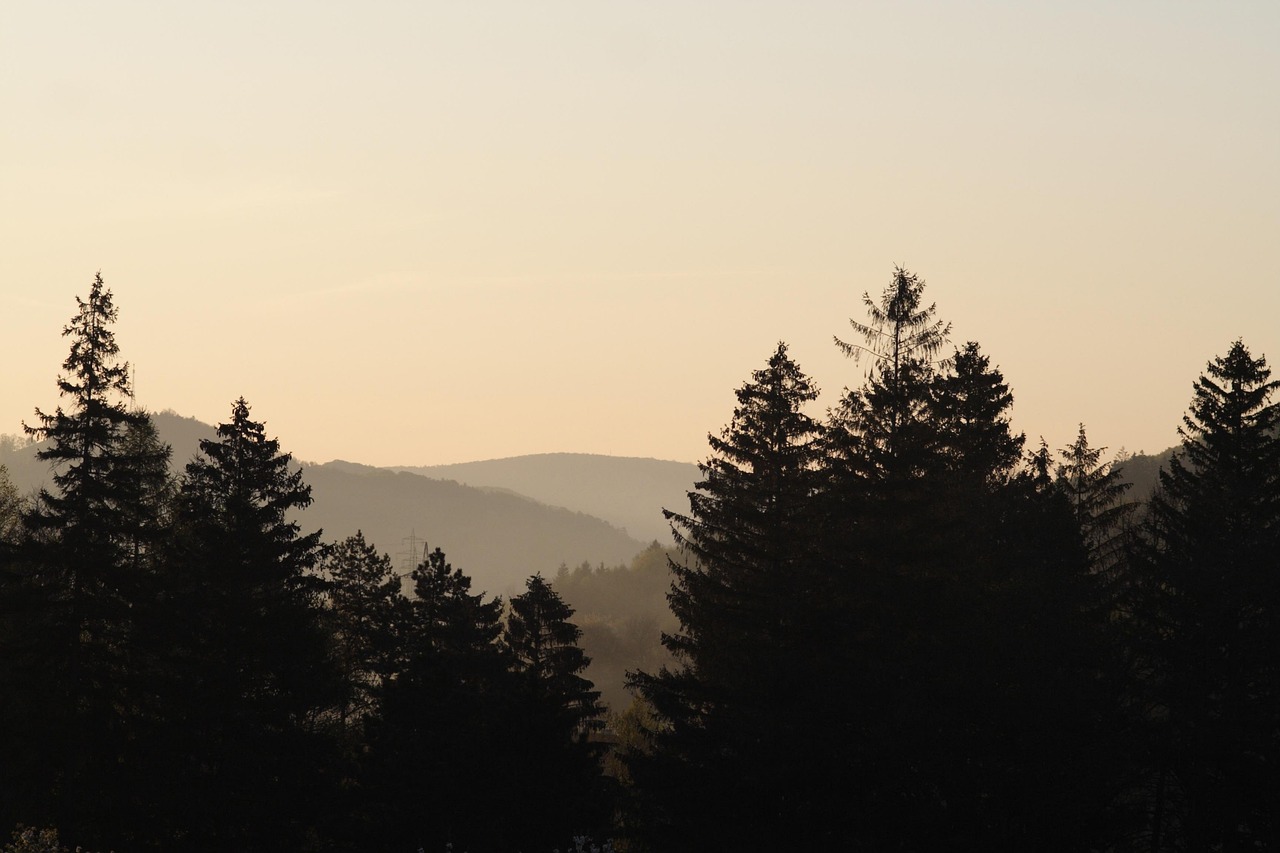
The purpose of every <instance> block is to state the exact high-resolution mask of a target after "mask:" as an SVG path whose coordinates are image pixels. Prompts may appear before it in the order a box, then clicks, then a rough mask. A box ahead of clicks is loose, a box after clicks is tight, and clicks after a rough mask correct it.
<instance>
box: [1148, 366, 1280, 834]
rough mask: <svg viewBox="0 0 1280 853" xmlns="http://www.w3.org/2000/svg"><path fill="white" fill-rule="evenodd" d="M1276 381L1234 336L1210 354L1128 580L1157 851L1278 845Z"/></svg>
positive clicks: (1279, 464)
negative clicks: (1145, 689) (1147, 691)
mask: <svg viewBox="0 0 1280 853" xmlns="http://www.w3.org/2000/svg"><path fill="white" fill-rule="evenodd" d="M1277 387H1280V383H1278V382H1276V381H1275V380H1272V379H1271V371H1270V369H1269V368H1268V367H1267V363H1266V359H1265V358H1262V357H1257V358H1255V357H1254V356H1252V355H1251V354H1250V352H1249V350H1248V349H1247V348H1246V347H1245V345H1244V344H1243V343H1242V342H1240V341H1236V342H1235V343H1233V344H1232V345H1231V348H1230V349H1229V351H1228V352H1227V354H1226V355H1225V356H1220V357H1217V358H1215V359H1214V360H1213V361H1211V362H1209V364H1208V367H1207V368H1206V371H1205V372H1204V373H1203V374H1202V375H1201V376H1200V377H1199V378H1198V379H1197V380H1196V382H1195V392H1194V396H1193V398H1192V401H1191V405H1190V409H1189V411H1188V413H1187V415H1186V416H1185V417H1184V418H1183V425H1182V427H1181V428H1180V430H1179V433H1180V435H1181V437H1182V444H1181V447H1180V448H1179V450H1178V451H1177V453H1175V455H1174V457H1173V459H1172V460H1171V461H1170V463H1169V467H1168V469H1167V470H1164V471H1162V472H1161V475H1160V488H1159V489H1158V490H1157V492H1156V494H1155V495H1154V496H1153V498H1152V500H1151V504H1150V512H1149V518H1148V521H1147V524H1146V545H1145V547H1143V548H1142V549H1140V550H1139V552H1138V556H1139V558H1140V560H1141V562H1140V563H1139V565H1138V566H1137V568H1136V572H1137V577H1136V578H1135V589H1136V591H1137V592H1138V593H1139V595H1140V596H1141V598H1140V600H1139V603H1138V606H1137V607H1136V615H1137V618H1138V619H1139V621H1140V624H1142V625H1143V626H1144V627H1145V628H1146V631H1145V634H1144V636H1145V639H1146V645H1145V646H1143V647H1142V648H1144V649H1145V651H1146V658H1145V661H1146V662H1147V663H1148V665H1149V671H1150V678H1149V686H1150V688H1151V691H1152V694H1151V698H1152V700H1153V702H1154V703H1155V708H1154V710H1153V712H1152V715H1151V720H1152V721H1153V723H1154V729H1155V744H1156V747H1155V753H1154V755H1155V759H1154V764H1155V766H1156V771H1157V773H1158V774H1159V777H1160V778H1159V779H1158V780H1157V785H1156V788H1155V790H1156V796H1155V801H1154V809H1153V811H1154V822H1153V823H1154V828H1153V835H1154V840H1153V847H1158V848H1160V849H1174V848H1177V849H1190V850H1213V849H1224V850H1237V849H1274V848H1280V811H1278V810H1277V803H1278V802H1280V801H1278V800H1277V792H1280V670H1278V669H1277V667H1276V650H1277V649H1280V570H1278V568H1280V564H1278V563H1277V554H1280V438H1278V437H1277V429H1278V428H1280V406H1278V405H1277V404H1276V403H1273V402H1272V395H1273V393H1274V391H1275V389H1276V388H1277Z"/></svg>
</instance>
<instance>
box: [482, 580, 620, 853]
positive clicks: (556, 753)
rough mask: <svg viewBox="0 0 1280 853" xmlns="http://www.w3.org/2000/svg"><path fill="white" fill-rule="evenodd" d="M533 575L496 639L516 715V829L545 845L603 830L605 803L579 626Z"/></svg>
mask: <svg viewBox="0 0 1280 853" xmlns="http://www.w3.org/2000/svg"><path fill="white" fill-rule="evenodd" d="M572 617H573V608H572V607H570V606H569V605H567V604H565V603H564V601H563V600H562V599H561V598H560V596H559V595H558V594H557V593H556V591H555V590H553V589H552V588H551V586H550V585H549V584H548V583H547V582H546V581H545V580H543V578H542V576H541V575H533V576H532V577H530V578H529V579H528V581H526V583H525V591H524V592H523V593H521V594H520V595H517V596H514V597H513V598H512V599H511V605H510V608H509V612H508V614H507V620H506V624H505V625H504V627H503V633H502V637H503V644H504V645H505V646H506V648H507V650H508V651H509V653H510V655H511V669H512V673H513V674H514V675H515V681H514V684H513V691H514V696H513V700H514V703H515V712H516V720H517V724H518V726H519V729H518V732H519V735H518V736H519V738H520V740H521V741H522V742H523V745H522V749H521V760H520V761H519V762H518V763H517V764H516V765H515V766H514V767H513V771H514V772H515V775H516V777H517V778H516V779H515V780H513V781H514V783H515V786H516V788H517V789H518V791H517V793H516V796H514V797H513V798H512V809H511V810H512V812H514V813H515V814H514V815H513V817H514V818H515V819H514V823H515V825H516V826H517V827H523V829H517V830H516V833H517V835H518V836H519V837H520V838H522V839H524V840H523V843H524V844H526V845H529V846H531V847H536V848H545V849H551V848H553V847H555V846H557V844H563V843H565V842H566V841H568V839H570V838H573V837H577V836H592V837H600V836H601V834H602V833H603V832H605V831H607V829H608V820H609V818H610V816H611V815H610V809H609V802H608V799H607V797H606V789H605V786H604V779H603V778H602V776H601V770H602V765H601V756H600V750H599V749H598V748H597V747H596V746H595V745H594V744H593V743H591V741H590V740H589V736H590V734H591V733H592V732H594V731H598V730H599V729H600V728H601V727H602V726H603V721H602V719H601V716H602V714H603V713H604V711H603V709H602V708H601V707H600V704H599V700H600V692H599V691H598V690H596V689H595V687H594V685H593V684H592V683H591V682H590V681H588V680H587V679H586V678H584V677H583V676H582V672H583V670H585V669H586V668H587V665H588V664H589V663H590V662H591V659H590V658H588V657H587V656H586V654H585V653H584V652H583V651H582V648H581V647H580V646H579V641H580V640H581V638H582V631H581V629H579V628H578V626H577V625H575V624H574V623H573V622H572V621H570V620H571V619H572Z"/></svg>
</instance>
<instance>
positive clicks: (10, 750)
mask: <svg viewBox="0 0 1280 853" xmlns="http://www.w3.org/2000/svg"><path fill="white" fill-rule="evenodd" d="M864 300H865V308H866V311H867V318H866V320H865V321H860V320H852V321H851V323H852V327H853V332H854V336H853V339H852V340H851V341H842V340H839V339H837V341H836V344H837V346H839V347H840V348H841V349H842V350H843V351H844V352H846V353H847V354H848V355H850V356H851V357H853V358H856V359H858V360H859V361H860V362H861V364H862V365H863V366H864V368H865V378H864V380H863V381H862V382H861V383H860V384H859V385H857V386H856V387H853V388H851V389H849V390H846V391H845V393H844V394H843V395H842V397H841V399H840V402H839V404H838V405H837V406H836V407H834V408H833V409H831V410H830V411H828V412H827V413H826V415H825V416H824V417H821V416H818V415H816V414H815V413H814V412H813V410H812V409H813V404H814V401H815V400H816V399H817V394H818V390H817V387H816V386H815V384H814V382H813V381H812V380H811V379H810V378H809V377H808V376H806V375H805V373H804V372H803V371H802V370H801V368H800V366H799V365H797V364H796V363H795V362H794V360H793V359H792V358H791V357H790V355H789V353H788V350H787V347H786V345H785V344H779V345H778V347H777V349H776V350H775V351H774V352H773V353H772V355H771V356H770V357H769V358H768V360H767V362H766V363H765V364H764V366H763V367H761V368H760V369H759V370H756V371H754V372H753V373H751V374H750V377H749V379H748V380H747V382H746V383H745V384H744V385H743V386H742V387H741V388H740V389H739V390H738V392H737V399H738V405H737V408H736V409H735V411H734V412H733V415H732V419H731V421H730V423H729V424H728V426H726V427H725V429H724V430H723V432H722V433H720V434H719V435H716V436H712V437H711V439H710V454H709V456H708V458H707V460H706V461H705V462H704V463H703V464H702V465H701V466H700V468H701V472H702V478H701V480H700V481H699V482H698V484H697V486H696V488H695V490H694V491H692V492H690V494H689V496H688V505H687V506H684V507H677V508H668V510H667V512H666V515H667V517H668V519H669V520H670V522H671V524H672V529H673V531H674V534H675V539H676V543H677V548H676V550H675V551H673V552H670V553H668V552H667V551H665V550H663V549H661V548H657V547H654V548H651V549H649V550H648V551H646V552H644V553H642V554H641V555H639V556H638V557H637V558H636V560H635V562H634V563H633V565H632V566H630V567H625V568H623V567H620V568H618V569H605V568H603V567H599V568H596V569H592V568H591V567H590V566H583V567H580V568H578V569H575V570H569V569H567V568H565V569H563V570H562V571H561V572H560V573H559V575H557V576H556V577H555V578H553V580H551V581H547V580H544V579H543V578H542V577H541V576H540V575H534V576H532V577H530V578H529V580H528V582H527V584H526V585H525V588H524V591H523V592H521V593H520V594H518V595H514V596H511V597H510V598H509V600H502V599H497V598H493V597H489V596H487V595H486V594H484V593H482V592H478V591H476V592H473V591H472V588H471V581H470V579H469V578H468V576H467V575H466V574H465V573H464V572H463V570H462V569H459V568H454V567H453V566H451V565H450V563H449V560H448V558H447V556H446V555H445V553H444V552H443V551H441V550H440V549H435V550H434V551H431V552H429V553H425V554H423V559H422V560H421V562H420V563H419V564H418V565H417V567H416V568H414V569H413V571H412V572H411V573H410V574H409V576H408V577H407V578H406V577H402V576H401V575H400V574H399V573H397V571H396V570H395V568H394V567H393V565H392V562H391V560H390V558H389V557H388V556H386V555H385V553H383V552H382V551H380V550H379V549H378V547H377V546H376V545H375V544H374V543H371V542H366V541H365V540H364V537H363V536H360V535H356V536H353V537H350V538H347V539H345V540H343V541H341V542H336V543H326V542H324V541H323V540H322V539H321V536H320V533H319V532H318V531H316V532H309V531H307V530H306V529H305V528H304V527H303V526H302V525H300V524H299V523H298V522H297V521H295V520H291V519H294V518H296V517H297V516H296V515H295V513H296V511H297V510H299V509H301V508H305V507H306V506H307V505H308V504H309V502H310V501H311V494H310V489H309V487H308V485H307V483H306V482H305V477H304V474H305V472H303V471H300V470H299V469H298V468H297V467H296V466H291V465H290V457H289V455H288V454H287V453H285V452H282V451H281V449H280V446H279V444H278V442H277V441H276V440H275V439H272V438H269V437H267V434H266V432H265V429H264V426H263V424H262V423H261V422H259V421H256V420H254V417H253V414H252V411H251V410H250V408H249V406H248V404H247V403H246V402H245V401H244V400H243V399H241V400H237V401H236V402H235V403H234V404H233V406H232V409H231V412H230V415H229V417H228V419H227V421H226V422H225V423H223V424H222V425H220V426H219V427H218V429H217V434H216V437H215V438H213V439H209V440H205V441H203V442H202V443H201V446H200V452H199V454H198V455H197V456H196V457H195V458H194V459H192V460H191V461H190V462H189V463H187V464H186V465H185V467H184V468H183V469H182V470H180V471H178V470H174V467H173V465H172V464H171V463H172V460H171V455H172V454H171V452H170V450H169V448H168V446H167V445H165V444H164V443H163V442H162V441H161V440H160V439H159V437H158V434H157V432H156V430H155V427H154V424H153V423H152V420H151V418H150V416H149V415H148V414H147V413H146V412H145V411H141V410H139V409H137V408H135V407H134V406H133V405H132V403H131V397H130V393H129V392H130V388H129V382H128V376H129V373H128V368H127V365H126V364H125V362H124V361H123V360H122V359H121V358H120V354H119V350H118V347H117V344H116V341H115V338H114V335H113V332H112V327H113V323H114V321H115V319H116V316H117V314H116V308H115V306H114V304H113V301H112V294H111V292H110V290H108V289H107V288H106V287H105V285H104V284H103V282H102V279H101V277H100V276H99V277H97V278H96V279H95V280H94V282H93V284H92V286H91V289H90V292H89V295H88V298H87V299H77V305H78V310H77V312H76V313H75V315H74V316H73V317H72V319H71V321H70V323H69V325H68V326H67V327H66V329H65V330H64V334H65V336H66V337H67V338H68V339H69V341H70V353H69V355H68V357H67V359H66V361H65V362H64V364H63V371H62V373H61V375H60V376H59V379H58V383H57V384H58V389H59V391H60V393H61V395H62V400H63V405H62V406H59V407H58V408H57V409H56V410H55V411H54V412H53V413H45V412H42V411H40V410H37V411H36V414H35V418H34V420H33V422H32V424H31V425H29V426H28V430H29V433H30V435H31V437H32V439H38V440H40V441H41V442H42V443H41V445H40V448H41V449H40V458H41V459H42V460H43V461H45V462H46V463H48V464H49V465H50V466H51V468H52V470H53V472H54V476H53V480H52V483H51V484H50V487H49V488H47V489H45V490H42V491H40V492H39V493H38V494H35V495H31V496H28V497H23V496H20V495H19V494H18V492H17V491H16V490H15V489H13V488H12V486H7V485H6V480H5V479H4V477H3V476H0V685H3V702H0V831H3V830H5V829H8V828H12V827H18V826H23V825H25V826H28V827H31V826H35V827H47V828H56V830H57V832H58V833H59V835H60V838H61V839H62V841H63V843H66V844H70V845H72V846H75V845H82V846H84V847H87V848H90V849H101V850H106V849H109V848H110V849H115V850H117V851H120V853H131V851H143V850H158V851H160V850H163V851H188V850H189V851H223V850H244V851H255V850H262V851H265V850H273V851H280V850H316V851H320V850H335V851H338V850H386V851H413V850H419V849H421V850H425V851H428V853H430V851H443V850H445V849H446V845H447V844H452V845H453V848H452V849H454V850H456V851H464V850H470V851H473V853H481V851H516V850H524V851H550V850H551V849H553V848H556V847H559V848H561V849H564V848H565V847H566V846H568V845H569V843H570V839H571V838H572V837H574V836H584V835H585V836H590V837H592V838H595V839H597V840H602V839H605V838H612V839H614V843H615V845H616V846H617V847H618V848H624V847H625V848H626V849H627V850H633V851H655V853H665V851H721V850H730V851H755V850H760V851H763V850H825V849H832V850H869V851H881V850H886V851H887V850H903V851H937V850H986V851H999V850H1008V851H1025V850H1062V851H1086V850H1099V851H1103V850H1108V851H1110V850H1114V851H1156V853H1158V851H1182V850H1187V851H1202V850H1203V851H1207V850H1224V851H1229V850H1245V849H1248V850H1258V849H1280V668H1278V667H1277V663H1276V661H1277V657H1276V652H1277V649H1280V572H1278V571H1277V570H1278V569H1280V565H1278V563H1280V541H1278V540H1280V517H1278V516H1280V437H1278V431H1280V423H1278V422H1280V408H1277V405H1276V404H1273V403H1272V400H1271V398H1272V394H1273V392H1274V391H1275V388H1276V386H1277V385H1278V384H1280V383H1277V382H1275V381H1272V380H1271V378H1270V371H1269V370H1268V368H1267V365H1266V362H1265V359H1263V358H1262V357H1261V356H1255V355H1253V354H1252V353H1250V351H1249V350H1248V348H1247V347H1246V346H1245V344H1244V343H1243V342H1241V341H1236V342H1234V343H1231V344H1229V346H1228V347H1227V350H1226V352H1225V353H1224V354H1222V355H1219V356H1217V357H1215V358H1213V359H1212V360H1211V361H1210V362H1209V363H1208V365H1207V367H1206V370H1205V373H1204V374H1203V375H1201V376H1200V377H1199V378H1197V379H1196V380H1195V383H1194V390H1193V395H1192V398H1191V403H1190V407H1189V409H1188V412H1187V415H1186V417H1185V418H1184V422H1183V424H1182V427H1181V436H1182V444H1181V446H1180V447H1179V448H1177V449H1176V451H1175V452H1174V453H1173V454H1172V456H1171V457H1170V458H1169V460H1168V462H1167V464H1166V465H1165V466H1164V467H1163V468H1162V469H1161V470H1160V472H1159V474H1158V484H1157V485H1156V487H1155V488H1154V490H1152V491H1151V493H1150V496H1149V497H1148V496H1147V494H1146V492H1147V490H1146V489H1145V488H1144V489H1141V490H1139V489H1131V488H1130V487H1129V484H1128V483H1127V482H1125V480H1124V477H1123V476H1122V471H1123V469H1122V468H1121V467H1119V466H1118V465H1117V464H1116V463H1115V460H1107V459H1106V458H1104V455H1103V453H1104V451H1103V450H1102V449H1099V448H1097V447H1094V446H1093V445H1092V444H1091V442H1090V439H1089V437H1088V436H1087V435H1086V431H1085V428H1084V427H1083V426H1081V427H1080V430H1079V435H1078V438H1077V440H1076V441H1075V442H1074V443H1073V444H1071V445H1070V446H1069V447H1066V448H1062V449H1056V450H1055V449H1051V448H1049V447H1047V446H1045V445H1044V443H1043V442H1041V443H1040V444H1039V445H1038V446H1031V447H1028V446H1027V443H1026V441H1025V438H1024V436H1022V435H1019V434H1015V433H1014V432H1013V431H1012V429H1011V426H1010V420H1009V415H1010V411H1011V407H1012V404H1013V396H1012V393H1011V391H1010V389H1009V387H1008V385H1007V384H1006V383H1005V381H1004V378H1003V376H1002V375H1001V373H1000V371H999V369H998V368H997V367H995V366H993V363H992V361H991V358H990V357H989V356H988V355H987V354H985V353H984V352H983V351H982V349H981V348H980V347H979V345H978V344H977V343H972V342H970V343H966V344H964V345H962V346H958V347H957V346H953V345H952V344H951V343H950V341H949V337H950V326H949V324H947V323H945V322H944V321H942V320H940V319H938V318H937V317H936V309H935V307H934V305H932V304H929V303H926V301H925V300H924V283H923V282H922V281H921V280H920V279H918V278H917V277H915V276H914V275H912V274H911V273H909V272H907V271H906V270H902V269H898V270H896V271H895V273H894V276H893V278H892V280H891V282H890V283H889V285H888V286H887V287H886V289H885V290H884V292H883V294H881V295H880V296H879V298H872V297H871V296H870V295H866V296H864ZM0 472H2V469H0ZM1139 491H1141V492H1142V493H1141V494H1134V493H1135V492H1139ZM302 517H303V518H305V514H304V515H303V516H302ZM439 535H440V536H441V537H445V538H446V539H447V531H441V532H440V533H439ZM495 535H496V532H495ZM655 578H661V583H660V586H659V588H664V587H665V588H666V590H667V594H666V602H665V604H666V605H667V607H669V610H666V609H662V603H661V601H660V599H659V598H657V597H656V596H655V595H654V588H655V587H654V579H655ZM628 599H629V600H633V601H634V600H637V599H639V600H643V601H645V602H648V604H647V605H646V607H645V608H644V609H643V616H642V617H637V618H634V619H633V620H632V621H627V620H626V618H624V617H622V616H617V617H616V618H613V619H610V618H603V617H602V618H599V619H597V620H596V621H594V622H592V621H587V622H584V623H582V624H578V622H577V621H576V620H575V614H574V609H573V607H572V606H570V604H571V603H572V604H575V605H577V606H579V607H580V608H582V609H583V610H584V611H587V610H589V611H591V612H593V613H617V614H621V613H624V612H626V611H625V610H624V609H623V608H620V607H617V606H616V602H618V601H621V600H628ZM659 628H666V629H667V630H666V633H664V634H663V645H664V646H665V651H664V652H663V653H661V654H659V653H657V652H655V651H654V650H653V649H652V648H651V647H650V646H647V645H646V642H647V640H646V639H645V638H646V637H649V636H651V635H652V634H653V633H654V632H656V631H657V630H658V629H659ZM591 631H596V632H598V633H599V635H600V636H601V637H608V638H612V641H613V642H615V644H616V645H617V646H618V650H617V653H616V654H611V655H610V659H611V660H614V661H618V660H627V659H630V660H632V661H634V663H633V665H632V666H633V668H632V670H631V672H630V673H629V675H628V679H629V683H630V687H631V691H632V694H631V695H632V696H633V697H634V700H633V701H631V702H630V704H629V705H627V706H626V707H625V709H624V707H623V701H625V698H619V697H611V698H613V699H614V702H613V704H614V709H615V713H611V714H609V715H607V716H606V714H605V713H604V710H603V706H602V704H601V702H600V697H599V693H598V691H597V690H596V688H595V687H594V686H593V685H592V683H591V682H590V681H588V680H586V679H585V678H584V677H583V673H584V671H585V669H586V666H587V664H588V660H587V657H586V655H585V654H584V653H583V651H582V646H583V640H584V632H587V633H589V632H591ZM597 642H600V641H599V640H597ZM627 643H630V644H631V646H630V647H627V648H624V647H626V644H627ZM628 649H629V650H628ZM615 665H616V664H615ZM615 675H616V674H615ZM35 837H36V836H35V835H33V834H31V833H28V836H27V838H28V841H27V842H23V843H25V844H26V845H27V846H26V848H24V849H34V848H33V847H32V844H34V843H35V842H32V841H31V840H30V839H32V838H35ZM50 837H51V835H46V836H45V838H46V840H47V839H48V838H50ZM18 846H20V844H19V842H17V841H15V849H16V848H17V847H18ZM46 848H47V845H46ZM46 848H41V849H46Z"/></svg>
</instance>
